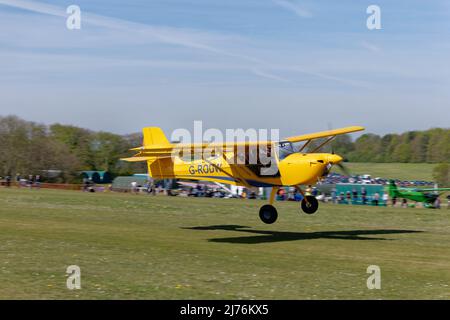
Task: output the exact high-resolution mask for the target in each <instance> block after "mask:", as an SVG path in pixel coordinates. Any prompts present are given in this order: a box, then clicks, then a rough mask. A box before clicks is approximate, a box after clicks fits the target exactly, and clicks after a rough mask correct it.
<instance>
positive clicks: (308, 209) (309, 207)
mask: <svg viewBox="0 0 450 320" xmlns="http://www.w3.org/2000/svg"><path fill="white" fill-rule="evenodd" d="M306 199H307V200H308V203H307V202H306V201H305V199H303V200H302V210H303V212H304V213H306V214H313V213H315V212H316V211H317V209H318V208H319V201H317V199H316V197H313V196H306Z"/></svg>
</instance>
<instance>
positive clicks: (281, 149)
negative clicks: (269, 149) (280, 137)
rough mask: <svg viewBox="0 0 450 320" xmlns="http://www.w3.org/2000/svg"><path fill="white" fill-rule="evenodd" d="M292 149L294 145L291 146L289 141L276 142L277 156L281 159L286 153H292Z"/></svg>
mask: <svg viewBox="0 0 450 320" xmlns="http://www.w3.org/2000/svg"><path fill="white" fill-rule="evenodd" d="M294 152H295V151H294V147H293V146H292V143H291V142H280V143H279V144H278V153H279V156H278V158H279V159H280V160H283V159H284V158H286V157H287V156H288V155H291V154H293V153H294Z"/></svg>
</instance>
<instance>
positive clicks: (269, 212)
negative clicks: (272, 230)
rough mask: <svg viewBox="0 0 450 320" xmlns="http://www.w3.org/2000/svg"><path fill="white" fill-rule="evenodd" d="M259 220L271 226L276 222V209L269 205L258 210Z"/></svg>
mask: <svg viewBox="0 0 450 320" xmlns="http://www.w3.org/2000/svg"><path fill="white" fill-rule="evenodd" d="M259 218H260V219H261V220H262V222H264V223H266V224H272V223H274V222H275V221H277V218H278V212H277V209H275V207H274V206H272V205H271V204H266V205H264V206H262V207H261V209H259Z"/></svg>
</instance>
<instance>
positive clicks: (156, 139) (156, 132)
mask: <svg viewBox="0 0 450 320" xmlns="http://www.w3.org/2000/svg"><path fill="white" fill-rule="evenodd" d="M142 133H143V135H144V147H145V146H150V145H152V144H161V145H165V144H168V145H170V142H169V140H167V138H166V135H165V134H164V132H163V131H162V130H161V128H158V127H147V128H144V129H142Z"/></svg>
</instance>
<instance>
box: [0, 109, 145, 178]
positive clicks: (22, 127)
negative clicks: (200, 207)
mask: <svg viewBox="0 0 450 320" xmlns="http://www.w3.org/2000/svg"><path fill="white" fill-rule="evenodd" d="M141 143H142V138H141V135H140V134H130V135H124V136H122V135H118V134H113V133H109V132H102V131H100V132H95V131H91V130H87V129H83V128H79V127H76V126H71V125H62V124H53V125H50V126H46V125H43V124H38V123H34V122H30V121H25V120H22V119H20V118H18V117H16V116H6V117H0V176H3V177H4V176H6V175H10V176H15V175H16V174H20V175H21V176H22V177H28V175H40V176H41V177H43V179H44V180H54V181H57V182H79V181H80V180H81V175H80V172H81V171H84V170H106V171H109V172H110V173H111V174H112V175H113V176H114V175H129V174H132V173H133V172H136V171H140V172H146V169H145V165H143V164H142V163H127V162H123V161H119V159H120V158H122V157H126V156H129V155H130V154H129V151H128V150H129V149H130V148H133V147H136V146H139V145H141ZM49 171H54V172H55V171H56V172H58V173H59V172H60V174H58V175H57V176H56V177H54V174H51V175H50V174H48V173H49Z"/></svg>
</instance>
